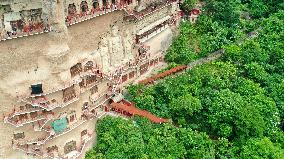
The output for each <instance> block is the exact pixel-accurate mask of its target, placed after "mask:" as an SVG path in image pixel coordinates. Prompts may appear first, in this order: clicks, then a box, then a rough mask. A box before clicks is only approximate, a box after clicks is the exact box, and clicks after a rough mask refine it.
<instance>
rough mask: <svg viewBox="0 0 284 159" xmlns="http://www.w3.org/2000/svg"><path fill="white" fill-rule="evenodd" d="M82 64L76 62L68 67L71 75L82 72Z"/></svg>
mask: <svg viewBox="0 0 284 159" xmlns="http://www.w3.org/2000/svg"><path fill="white" fill-rule="evenodd" d="M82 70H83V69H82V64H81V63H77V64H76V65H74V66H72V67H71V68H70V73H71V77H74V76H76V75H78V74H80V73H81V72H82Z"/></svg>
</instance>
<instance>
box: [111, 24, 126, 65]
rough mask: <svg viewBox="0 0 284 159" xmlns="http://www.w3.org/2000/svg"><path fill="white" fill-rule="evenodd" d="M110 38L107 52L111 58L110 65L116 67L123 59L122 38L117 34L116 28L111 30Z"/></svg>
mask: <svg viewBox="0 0 284 159" xmlns="http://www.w3.org/2000/svg"><path fill="white" fill-rule="evenodd" d="M111 33H112V34H111V37H110V38H109V50H110V56H111V58H110V59H111V65H112V66H118V65H119V64H120V63H121V61H122V60H123V59H124V58H125V57H124V54H123V45H122V38H121V36H120V35H119V34H118V28H117V27H116V26H114V27H113V28H112V32H111Z"/></svg>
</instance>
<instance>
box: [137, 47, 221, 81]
mask: <svg viewBox="0 0 284 159" xmlns="http://www.w3.org/2000/svg"><path fill="white" fill-rule="evenodd" d="M223 53H224V50H223V49H220V50H218V51H216V52H214V53H211V54H210V55H209V56H207V57H204V58H201V59H199V60H197V61H194V62H192V63H189V64H188V65H181V66H177V67H174V68H172V69H170V70H166V71H164V72H162V73H159V74H156V75H154V76H152V77H149V78H146V79H144V80H141V81H139V82H138V83H139V84H143V85H148V84H153V83H154V82H155V81H157V80H160V79H163V78H165V77H168V76H171V75H174V74H176V73H178V72H182V71H184V70H187V69H192V68H194V67H196V66H199V65H202V64H204V63H208V62H212V61H214V60H216V59H218V58H220V57H221V55H222V54H223Z"/></svg>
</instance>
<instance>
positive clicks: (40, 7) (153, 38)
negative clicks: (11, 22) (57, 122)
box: [0, 0, 172, 159]
mask: <svg viewBox="0 0 284 159" xmlns="http://www.w3.org/2000/svg"><path fill="white" fill-rule="evenodd" d="M35 1H37V0H14V1H13V2H11V1H9V3H8V2H7V1H5V2H4V1H0V4H2V5H4V4H5V5H10V8H11V10H12V11H17V12H22V10H24V9H32V10H33V9H35V10H37V11H42V13H41V14H40V15H41V16H40V17H41V20H42V21H43V23H44V27H50V28H51V30H49V32H47V31H46V32H44V33H41V34H38V35H37V34H34V35H30V36H27V37H21V38H15V39H11V40H6V41H1V42H0V68H1V69H0V106H1V108H0V109H1V114H0V120H1V121H0V140H1V143H0V158H8V159H10V158H17V159H19V156H21V157H22V156H23V157H22V158H33V157H29V156H26V155H23V153H21V152H20V151H15V150H13V149H12V148H11V144H12V143H11V141H12V139H13V137H14V136H13V134H14V133H15V132H24V133H25V135H26V138H27V140H28V139H34V138H40V137H42V136H44V132H35V131H34V123H32V124H27V125H26V126H22V127H18V128H16V127H15V126H12V125H9V124H7V123H4V122H3V118H4V117H5V116H6V117H7V115H8V114H11V112H13V111H14V110H15V108H16V109H18V108H20V107H21V106H25V105H26V104H27V103H26V102H23V101H21V102H19V99H18V96H22V95H26V96H29V95H30V92H31V88H30V87H31V85H34V84H39V83H41V84H42V86H43V91H44V92H47V91H50V90H54V89H58V88H61V87H62V86H65V85H67V84H68V83H70V82H72V81H74V77H71V68H72V67H73V66H75V65H76V64H78V63H81V64H82V65H83V66H85V65H86V62H87V61H92V62H93V63H94V66H96V67H97V68H99V69H100V70H102V71H103V72H112V71H115V70H117V69H118V68H120V67H121V65H123V64H127V63H131V62H132V63H134V62H135V61H138V60H139V54H138V51H137V50H138V47H140V44H137V43H136V41H135V40H136V39H135V38H136V33H137V31H138V30H141V29H143V28H147V27H149V26H151V25H152V24H153V23H155V22H156V21H157V20H159V18H164V17H167V16H169V15H170V14H171V9H172V7H166V8H164V9H162V10H160V11H157V12H155V13H153V14H152V15H149V16H148V17H145V18H144V19H142V20H139V21H136V22H135V21H133V22H126V21H124V20H123V17H125V16H126V12H125V11H124V10H123V9H117V8H116V10H112V11H109V10H108V12H106V11H100V12H99V13H100V14H96V17H95V16H94V15H92V16H93V17H91V16H90V15H86V16H85V17H84V16H82V15H80V16H81V17H80V16H77V17H76V18H77V19H76V20H78V19H80V22H79V21H77V23H78V24H76V25H72V26H68V27H67V25H66V17H67V15H68V13H67V12H68V11H67V10H68V6H69V4H71V2H72V1H71V0H68V1H67V0H42V1H37V2H35ZM33 2H35V3H34V4H35V5H33V4H32V3H33ZM72 3H73V2H72ZM74 3H75V5H76V6H77V8H78V9H79V10H80V4H81V2H79V1H77V0H76V1H74ZM100 3H102V1H100ZM147 3H150V1H149V2H148V1H147V2H146V3H145V4H147ZM135 4H136V3H135ZM88 5H89V7H90V10H89V11H91V6H92V3H91V2H90V1H89V0H88ZM131 7H133V6H131ZM0 10H1V9H0ZM24 13H25V14H26V15H29V16H30V15H31V14H32V13H31V12H30V11H26V10H25V11H24ZM30 17H33V16H30ZM30 17H29V18H30ZM90 17H91V18H90ZM26 19H27V18H26ZM32 20H34V19H32ZM26 21H28V20H26ZM31 24H33V23H32V22H31ZM25 25H27V24H26V23H25ZM162 29H164V30H162ZM5 34H6V33H5ZM147 38H149V40H148V42H146V43H145V45H148V46H147V47H149V48H151V49H150V51H151V52H152V56H153V58H154V57H155V56H158V55H159V56H160V53H161V52H163V51H165V49H166V48H167V47H168V46H169V43H170V42H171V39H172V29H171V28H170V27H169V26H165V27H164V28H161V29H159V30H157V31H155V32H153V33H152V34H151V35H150V36H149V37H147ZM155 58H157V57H155ZM155 60H157V59H155ZM143 65H145V64H143ZM136 67H137V68H136V69H137V70H136V71H137V72H135V73H134V70H131V71H132V72H131V73H133V76H134V74H135V76H139V75H140V73H141V72H139V69H141V68H140V67H139V66H138V65H137V66H136ZM143 69H144V68H143ZM127 71H130V70H127ZM128 73H129V72H125V74H126V78H127V77H128V76H127V74H128ZM141 74H142V73H141ZM90 77H91V76H90ZM84 80H85V81H88V80H89V81H90V78H89V77H88V78H87V77H86V79H84ZM91 80H92V79H91ZM109 83H111V82H109V81H107V82H106V81H103V82H102V83H100V84H98V85H96V87H95V88H96V89H97V90H96V91H94V90H92V91H93V92H97V94H95V95H93V94H92V97H91V95H90V92H89V91H86V93H81V94H79V95H78V96H79V97H80V99H79V100H78V101H77V102H75V103H72V104H70V105H68V106H66V107H65V108H64V109H55V110H54V112H55V115H54V116H55V118H59V117H60V115H61V114H62V113H65V112H73V111H75V112H76V115H77V116H78V119H79V117H80V116H81V115H82V105H83V104H85V103H86V102H89V103H92V102H94V101H90V99H91V98H93V97H94V98H95V97H96V98H97V97H98V96H104V95H105V94H104V93H105V90H107V89H108V86H109ZM81 84H82V83H81ZM74 85H75V86H74V87H75V88H74V89H76V92H81V90H80V89H82V88H80V85H79V84H78V83H77V84H74ZM78 90H79V91H78ZM50 96H51V97H52V98H53V97H54V98H56V99H57V98H59V97H60V98H62V96H64V95H63V94H62V92H60V93H58V92H55V93H51V94H50ZM51 97H50V98H51ZM60 100H62V99H60ZM57 101H58V100H57ZM100 109H101V110H103V108H100ZM48 124H50V123H48ZM94 127H95V121H92V122H87V123H86V125H82V127H80V128H78V130H76V131H72V132H70V134H69V135H65V137H62V138H58V139H56V140H51V141H49V142H48V143H47V144H46V145H44V146H43V149H45V150H46V148H47V147H52V146H54V145H57V146H58V147H60V148H61V149H60V150H59V151H60V153H64V150H62V149H63V148H64V145H65V143H66V141H65V140H66V138H67V139H69V138H70V139H74V140H76V139H78V138H79V139H80V135H81V131H83V130H85V129H88V130H89V129H92V130H93V129H94ZM77 143H79V141H78V142H77ZM90 146H92V145H89V147H90ZM1 155H2V156H1Z"/></svg>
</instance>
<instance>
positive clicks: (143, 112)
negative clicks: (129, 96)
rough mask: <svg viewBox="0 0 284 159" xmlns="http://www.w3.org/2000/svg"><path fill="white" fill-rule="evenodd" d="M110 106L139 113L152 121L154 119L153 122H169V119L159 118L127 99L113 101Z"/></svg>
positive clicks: (134, 113) (133, 113) (135, 113)
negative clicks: (117, 101)
mask: <svg viewBox="0 0 284 159" xmlns="http://www.w3.org/2000/svg"><path fill="white" fill-rule="evenodd" d="M110 106H111V108H114V109H116V110H120V111H123V112H127V113H130V114H131V115H139V116H142V117H145V118H147V119H149V120H150V121H152V122H153V123H157V124H161V123H167V122H169V119H164V118H159V117H157V116H155V115H153V114H152V113H150V112H148V111H146V110H141V109H139V108H136V107H135V106H134V105H133V104H132V103H130V102H127V101H125V100H122V101H121V102H119V103H116V102H114V103H111V104H110Z"/></svg>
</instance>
